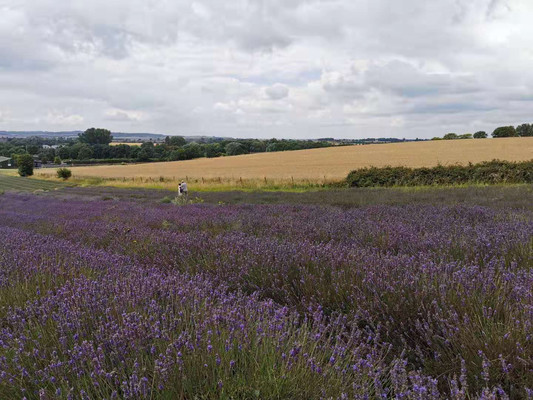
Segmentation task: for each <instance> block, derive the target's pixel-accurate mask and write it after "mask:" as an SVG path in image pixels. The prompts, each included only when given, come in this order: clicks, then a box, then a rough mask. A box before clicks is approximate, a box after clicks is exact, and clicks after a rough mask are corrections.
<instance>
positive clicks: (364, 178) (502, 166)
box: [346, 160, 533, 187]
mask: <svg viewBox="0 0 533 400" xmlns="http://www.w3.org/2000/svg"><path fill="white" fill-rule="evenodd" d="M346 181H347V183H348V185H349V186H352V187H376V186H429V185H456V184H465V183H482V184H497V183H533V160H532V161H524V162H510V161H499V160H493V161H488V162H482V163H479V164H468V165H450V166H443V165H438V166H436V167H431V168H406V167H383V168H376V167H370V168H362V169H358V170H355V171H352V172H350V173H349V174H348V177H347V178H346Z"/></svg>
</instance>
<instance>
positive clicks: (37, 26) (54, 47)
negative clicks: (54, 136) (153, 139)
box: [0, 0, 533, 137]
mask: <svg viewBox="0 0 533 400" xmlns="http://www.w3.org/2000/svg"><path fill="white" fill-rule="evenodd" d="M532 19H533V3H531V2H530V1H529V0H508V1H503V0H441V1H438V2H421V1H419V0H405V1H402V2H391V1H387V0H269V1H262V0H235V1H231V2H213V1H207V0H194V1H190V0H172V1H171V0H155V1H149V2H147V1H142V0H129V1H126V0H115V1H112V2H109V1H106V0H94V1H92V2H87V1H84V0H72V1H69V2H57V1H52V0H0V110H2V114H1V115H2V119H1V120H0V122H1V123H2V126H0V130H1V129H13V130H16V129H21V130H22V129H24V130H28V129H36V130H37V129H38V130H60V129H73V128H76V129H84V128H86V127H88V126H103V127H108V128H110V129H113V130H120V131H153V132H162V133H168V134H187V133H190V134H197V133H202V134H212V135H228V136H245V137H252V136H257V137H272V136H284V137H324V136H337V137H362V136H364V137H368V136H396V137H415V136H418V137H432V136H436V135H440V134H442V133H445V132H447V131H449V130H454V131H457V132H463V131H465V132H466V131H473V130H477V129H484V130H488V131H490V130H491V129H493V128H494V127H496V126H498V125H501V124H506V125H508V124H517V123H520V122H528V121H529V119H530V118H531V117H530V115H531V114H530V110H531V109H532V107H533V50H532V49H531V46H530V43H529V42H530V38H531V37H533V25H532V24H531V23H530V21H531V20H532ZM529 122H531V121H529Z"/></svg>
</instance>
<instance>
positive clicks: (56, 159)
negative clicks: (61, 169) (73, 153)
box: [54, 156, 61, 165]
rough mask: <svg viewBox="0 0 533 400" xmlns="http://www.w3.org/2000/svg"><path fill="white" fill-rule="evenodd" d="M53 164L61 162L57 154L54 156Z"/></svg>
mask: <svg viewBox="0 0 533 400" xmlns="http://www.w3.org/2000/svg"><path fill="white" fill-rule="evenodd" d="M54 164H57V165H60V164H61V158H59V157H58V156H56V157H55V158H54Z"/></svg>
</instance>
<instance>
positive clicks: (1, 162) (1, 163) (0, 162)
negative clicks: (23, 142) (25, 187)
mask: <svg viewBox="0 0 533 400" xmlns="http://www.w3.org/2000/svg"><path fill="white" fill-rule="evenodd" d="M12 166H13V162H12V160H11V158H9V157H2V156H0V168H2V169H4V168H11V167H12Z"/></svg>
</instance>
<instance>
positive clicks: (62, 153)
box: [57, 146, 70, 160]
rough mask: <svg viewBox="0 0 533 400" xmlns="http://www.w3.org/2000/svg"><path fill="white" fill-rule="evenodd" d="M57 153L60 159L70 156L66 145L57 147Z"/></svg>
mask: <svg viewBox="0 0 533 400" xmlns="http://www.w3.org/2000/svg"><path fill="white" fill-rule="evenodd" d="M57 155H58V156H59V158H61V159H62V160H66V159H67V158H69V157H70V148H69V147H67V146H61V147H60V148H59V149H57Z"/></svg>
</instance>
